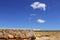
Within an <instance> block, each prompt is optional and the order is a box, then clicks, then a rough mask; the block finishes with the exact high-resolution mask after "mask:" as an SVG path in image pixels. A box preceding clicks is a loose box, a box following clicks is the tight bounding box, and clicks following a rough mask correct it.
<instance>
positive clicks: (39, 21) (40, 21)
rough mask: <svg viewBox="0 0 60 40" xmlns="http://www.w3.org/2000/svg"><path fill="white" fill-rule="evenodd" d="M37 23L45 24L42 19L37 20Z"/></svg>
mask: <svg viewBox="0 0 60 40" xmlns="http://www.w3.org/2000/svg"><path fill="white" fill-rule="evenodd" d="M37 22H38V23H45V20H43V19H38V20H37Z"/></svg>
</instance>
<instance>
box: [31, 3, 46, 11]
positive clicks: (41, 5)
mask: <svg viewBox="0 0 60 40" xmlns="http://www.w3.org/2000/svg"><path fill="white" fill-rule="evenodd" d="M30 6H31V7H32V8H33V9H42V10H43V11H45V10H46V4H45V3H40V2H34V3H33V4H31V5H30Z"/></svg>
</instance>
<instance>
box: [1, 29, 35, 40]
mask: <svg viewBox="0 0 60 40" xmlns="http://www.w3.org/2000/svg"><path fill="white" fill-rule="evenodd" d="M32 36H34V32H33V30H20V29H0V39H1V38H2V40H3V38H4V39H7V40H16V39H17V40H18V39H20V40H23V39H24V40H31V37H32ZM15 38H16V39H15Z"/></svg>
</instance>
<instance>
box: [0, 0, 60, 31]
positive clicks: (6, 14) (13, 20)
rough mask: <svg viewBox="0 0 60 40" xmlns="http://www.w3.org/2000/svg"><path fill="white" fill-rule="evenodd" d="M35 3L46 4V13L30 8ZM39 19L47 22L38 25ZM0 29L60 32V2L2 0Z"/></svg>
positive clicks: (0, 1) (0, 2) (56, 0)
mask: <svg viewBox="0 0 60 40" xmlns="http://www.w3.org/2000/svg"><path fill="white" fill-rule="evenodd" d="M34 2H41V3H45V4H46V5H47V7H46V11H42V10H40V9H36V10H34V9H33V8H32V7H30V5H31V4H32V3H34ZM30 14H37V15H36V16H30ZM39 18H41V19H44V20H45V21H46V22H45V23H42V24H41V23H37V22H36V20H37V19H39ZM0 28H32V29H42V30H60V0H0Z"/></svg>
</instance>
